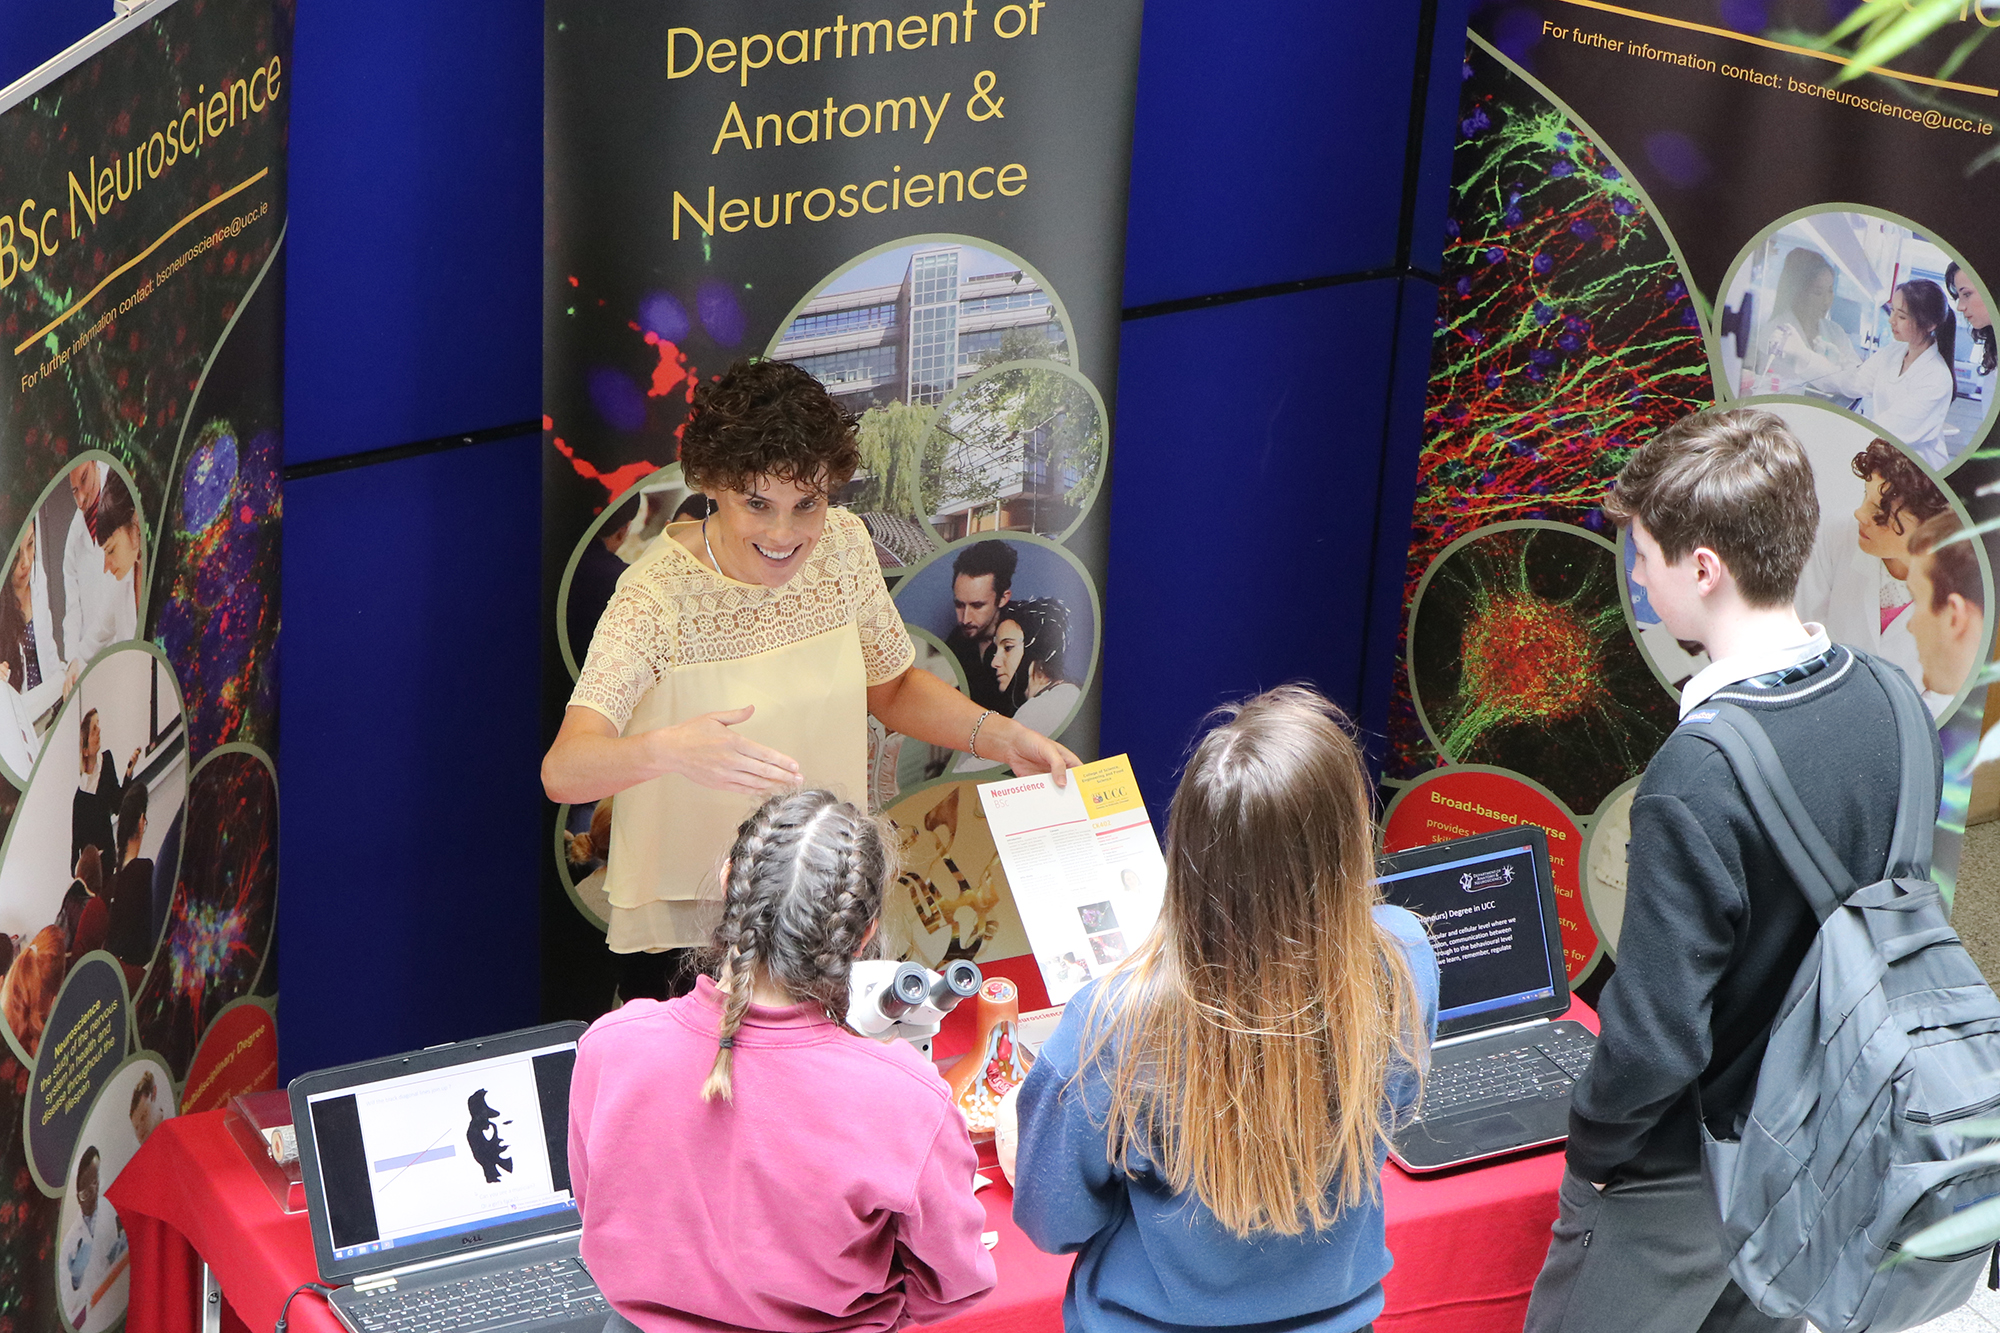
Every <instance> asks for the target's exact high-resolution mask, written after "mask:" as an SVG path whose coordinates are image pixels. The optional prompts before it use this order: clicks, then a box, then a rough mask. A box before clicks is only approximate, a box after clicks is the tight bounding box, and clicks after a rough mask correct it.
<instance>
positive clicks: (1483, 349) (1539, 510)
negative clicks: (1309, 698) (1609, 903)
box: [1388, 43, 1714, 810]
mask: <svg viewBox="0 0 2000 1333" xmlns="http://www.w3.org/2000/svg"><path fill="white" fill-rule="evenodd" d="M1462 74H1463V83H1462V86H1461V92H1460V105H1459V125H1458V142H1457V146H1456V148H1455V150H1454V154H1453V160H1452V196H1451V203H1450V211H1449V217H1448V221H1447V224H1446V240H1445V255H1444V275H1443V276H1444V281H1443V283H1442V284H1441V286H1440V288H1439V294H1438V314H1437V326H1436V329H1435V331H1434V334H1433V340H1432V344H1431V371H1430V387H1429V392H1428V395H1427V397H1426V402H1425V411H1424V446H1423V449H1422V452H1421V453H1420V455H1419V458H1418V462H1417V485H1416V504H1415V508H1414V511H1413V513H1412V517H1411V530H1410V555H1409V564H1408V566H1407V568H1406V572H1405V583H1404V604H1405V605H1406V606H1407V605H1408V604H1409V602H1410V599H1411V598H1412V597H1414V595H1415V593H1416V588H1417V582H1418V580H1419V579H1420V578H1421V577H1422V575H1423V572H1424V571H1425V570H1426V569H1428V568H1429V567H1430V565H1431V562H1432V561H1433V560H1435V559H1436V558H1437V556H1438V553H1439V552H1440V551H1442V550H1444V549H1445V547H1447V546H1449V545H1450V544H1451V543H1452V542H1454V541H1456V540H1457V539H1458V538H1460V537H1463V536H1464V535H1465V534H1467V533H1469V532H1473V531H1475V530H1477V529H1479V528H1482V527H1485V526H1487V525H1489V524H1494V523H1502V522H1509V521H1513V520H1546V521H1550V522H1557V523H1566V524H1576V525H1579V526H1581V527H1583V528H1586V529H1588V530H1591V531H1593V532H1600V531H1603V530H1604V523H1603V519H1602V516H1601V515H1600V514H1599V513H1598V510H1597V506H1598V502H1599V501H1600V500H1601V499H1602V498H1603V495H1604V491H1605V488H1606V487H1607V486H1608V485H1609V484H1610V481H1611V479H1612V478H1613V477H1614V476H1616V475H1617V472H1618V469H1619V468H1620V467H1621V466H1623V465H1624V462H1625V460H1626V459H1627V458H1628V457H1630V455H1631V451H1632V450H1633V449H1634V448H1636V447H1637V446H1638V445H1640V444H1643V443H1644V442H1645V441H1646V440H1647V439H1649V438H1651V437H1652V436H1653V435H1654V434H1655V433H1656V432H1658V431H1659V430H1660V429H1661V428H1663V427H1665V426H1667V425H1668V424H1670V423H1672V422H1673V421H1675V420H1678V419H1679V418H1680V417H1682V416H1685V415H1686V414H1687V413H1689V412H1691V411H1694V410H1696V409H1698V408H1701V407H1706V406H1709V405H1710V404H1711V402H1712V400H1713V396H1714V395H1713V388H1712V385H1711V381H1710V379H1709V372H1708V357H1707V352H1706V351H1705V349H1704V347H1703V343H1702V322H1701V315H1700V312H1699V310H1698V309H1697V305H1696V301H1695V299H1694V297H1693V296H1692V295H1691V294H1690V291H1689V288H1688V284H1687V278H1686V273H1685V270H1684V269H1683V267H1682V265H1681V262H1680V260H1679V258H1678V256H1677V254H1676V253H1675V250H1674V247H1673V244H1672V241H1671V238H1670V237H1669V236H1668V235H1667V233H1666V230H1665V228H1664V226H1663V225H1662V224H1661V222H1660V221H1659V219H1657V218H1656V217H1654V216H1653V214H1652V212H1651V211H1650V209H1649V208H1648V207H1647V205H1646V201H1645V198H1644V196H1643V195H1641V194H1640V192H1639V190H1638V188H1637V187H1636V185H1635V184H1634V182H1633V181H1632V180H1631V179H1630V178H1628V177H1627V176H1626V175H1625V174H1624V172H1622V171H1621V170H1620V169H1619V168H1618V166H1617V164H1616V163H1614V162H1613V161H1612V160H1611V158H1610V157H1609V156H1608V155H1607V154H1606V153H1605V152H1604V150H1603V148H1602V147H1601V146H1600V145H1599V144H1598V143H1597V142H1596V141H1595V140H1594V139H1592V138H1591V136H1590V134H1589V133H1588V131H1587V130H1586V129H1585V127H1584V126H1582V125H1581V124H1579V123H1578V122H1576V121H1574V120H1572V119H1571V118H1570V117H1569V116H1568V114H1567V113H1566V112H1564V110H1563V109H1562V108H1561V107H1560V106H1558V105H1557V104H1556V103H1555V102H1553V101H1552V100H1550V99H1549V97H1548V96H1547V95H1546V94H1545V93H1543V92H1542V91H1541V90H1540V89H1539V88H1538V87H1537V86H1536V85H1535V84H1534V83H1533V82H1532V81H1531V80H1529V79H1528V78H1527V77H1526V76H1524V75H1522V74H1521V73H1520V72H1519V71H1518V70H1516V69H1515V67H1514V66H1512V65H1511V64H1509V63H1508V62H1507V61H1506V60H1505V59H1504V58H1502V57H1500V56H1497V55H1494V54H1492V53H1490V52H1488V51H1487V50H1486V49H1485V48H1483V47H1481V46H1479V45H1478V44H1476V43H1475V44H1473V45H1471V46H1469V47H1468V48H1467V52H1466V60H1465V64H1464V67H1463V70H1462ZM1613 605H1614V608H1615V605H1616V603H1615V599H1614V603H1613ZM1510 614H1511V615H1512V618H1511V619H1507V622H1506V623H1507V625H1509V626H1512V627H1513V629H1507V628H1504V627H1496V631H1495V632H1496V633H1497V634H1499V635H1500V637H1498V638H1496V639H1495V640H1494V643H1495V644H1496V645H1499V644H1504V643H1505V642H1507V639H1506V634H1507V633H1511V632H1514V631H1515V630H1521V631H1526V630H1527V629H1529V628H1539V629H1542V630H1548V631H1551V632H1553V633H1554V635H1555V638H1554V641H1555V642H1560V643H1569V642H1573V641H1574V642H1581V637H1580V636H1579V635H1578V634H1571V633H1568V632H1566V631H1563V630H1561V629H1560V628H1559V627H1558V626H1557V625H1556V624H1555V623H1554V622H1553V621H1548V622H1547V623H1544V622H1543V620H1542V619H1540V618H1542V617H1544V616H1545V613H1544V612H1541V611H1537V610H1535V609H1533V608H1520V609H1518V611H1517V613H1510ZM1616 628H1617V630H1618V632H1619V633H1626V631H1625V630H1624V627H1623V626H1622V625H1620V626H1617V627H1616ZM1407 651H1408V645H1407V644H1406V645H1405V652H1406V653H1407ZM1575 660H1576V659H1574V658H1573V657H1563V658H1560V659H1558V658H1554V657H1548V656H1544V657H1542V658H1540V659H1538V660H1536V661H1534V662H1531V663H1529V664H1528V665H1525V666H1521V667H1518V668H1514V667H1509V668H1505V670H1507V671H1513V672H1515V673H1516V674H1517V675H1518V677H1519V682H1518V683H1520V684H1522V685H1523V686H1524V687H1525V686H1527V685H1528V684H1529V683H1530V681H1531V680H1535V681H1537V683H1535V685H1534V687H1533V688H1526V689H1524V690H1523V691H1521V692H1520V695H1519V697H1520V698H1522V699H1534V700H1537V701H1540V702H1539V703H1538V704H1537V706H1538V707H1540V706H1544V705H1546V706H1554V707H1557V708H1558V709H1560V708H1568V707H1572V706H1576V701H1578V700H1579V699H1580V698H1581V696H1580V695H1579V694H1578V693H1577V691H1578V689H1579V688H1580V687H1579V685H1578V683H1577V682H1578V679H1579V677H1580V676H1581V675H1585V674H1588V673H1584V672H1579V671H1577V670H1575V669H1572V668H1571V667H1565V666H1563V665H1562V663H1563V662H1574V661H1575ZM1494 669H1495V670H1501V669H1502V668H1501V667H1500V664H1499V660H1498V659H1497V658H1496V659H1494ZM1552 673H1553V674H1559V675H1561V677H1562V681H1563V683H1562V684H1560V685H1558V684H1553V683H1551V682H1550V681H1548V680H1540V679H1539V678H1540V677H1542V676H1544V675H1548V674H1552ZM1566 701H1567V702H1566ZM1508 706H1509V707H1514V706H1516V705H1512V704H1510V705H1508ZM1518 706H1521V707H1526V706H1528V705H1526V704H1522V705H1518ZM1390 740H1391V745H1392V754H1391V756H1390V763H1389V766H1388V774H1389V776H1390V777H1392V778H1407V777H1413V776H1415V775H1416V774H1417V773H1419V772H1421V771H1423V770H1424V769H1426V768H1429V767H1430V766H1432V765H1433V764H1436V763H1437V762H1438V761H1439V758H1440V756H1439V754H1438V752H1437V751H1436V749H1435V748H1434V746H1433V745H1432V743H1431V741H1430V739H1429V738H1428V737H1427V736H1426V735H1425V733H1424V730H1423V728H1422V726H1421V724H1420V723H1419V720H1418V718H1417V714H1416V711H1415V709H1414V707H1413V706H1412V701H1411V699H1410V696H1409V692H1408V687H1407V682H1406V679H1405V678H1403V677H1401V676H1399V680H1398V684H1397V696H1396V697H1395V699H1393V700H1392V703H1391V709H1390ZM1594 807H1595V802H1589V803H1586V804H1585V805H1584V806H1583V807H1582V808H1583V809H1586V810H1588V809H1592V808H1594Z"/></svg>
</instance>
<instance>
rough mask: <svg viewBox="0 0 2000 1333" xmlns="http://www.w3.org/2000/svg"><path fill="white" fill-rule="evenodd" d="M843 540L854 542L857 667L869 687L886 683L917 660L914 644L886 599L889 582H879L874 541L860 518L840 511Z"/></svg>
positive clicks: (897, 614)
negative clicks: (857, 642)
mask: <svg viewBox="0 0 2000 1333" xmlns="http://www.w3.org/2000/svg"><path fill="white" fill-rule="evenodd" d="M834 512H835V513H838V514H841V515H842V516H843V522H842V527H843V528H844V529H846V531H845V532H844V533H843V538H844V540H847V541H852V542H854V543H855V544H856V547H857V551H858V558H857V559H856V560H855V561H854V564H853V566H852V567H853V568H855V569H856V572H857V574H858V575H859V577H858V578H856V580H855V592H856V598H855V606H854V624H855V626H856V628H858V629H859V630H860V631H861V667H862V670H863V671H864V672H865V673H866V675H867V677H868V683H869V685H871V686H875V685H883V684H887V683H888V682H889V681H892V680H894V679H895V678H896V677H898V676H900V675H902V674H903V673H904V672H905V671H907V670H909V669H910V664H911V663H912V662H914V661H916V660H917V645H916V644H914V643H912V642H911V641H910V632H909V631H908V630H907V629H905V628H903V617H902V613H901V612H899V611H897V610H896V604H895V603H894V602H892V601H890V600H889V585H888V584H886V583H884V582H883V581H882V565H881V563H880V562H879V561H878V560H876V559H875V543H874V540H873V539H872V538H870V537H869V535H868V527H867V525H866V524H864V523H863V522H862V521H861V519H860V518H859V517H858V516H856V515H854V514H851V513H847V512H846V511H844V510H835V511H834Z"/></svg>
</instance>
